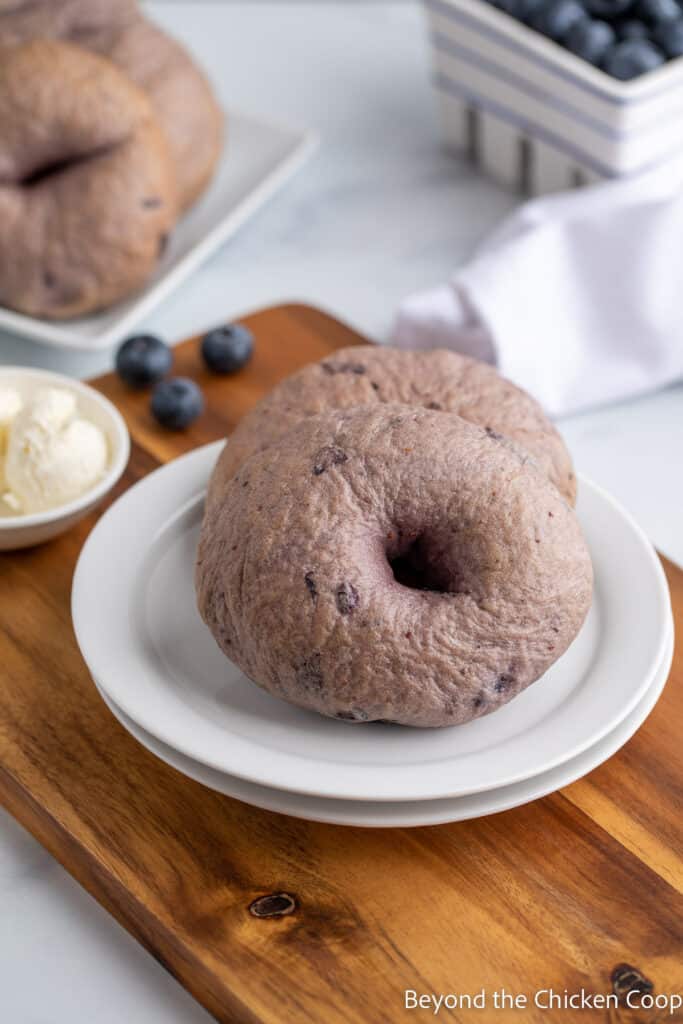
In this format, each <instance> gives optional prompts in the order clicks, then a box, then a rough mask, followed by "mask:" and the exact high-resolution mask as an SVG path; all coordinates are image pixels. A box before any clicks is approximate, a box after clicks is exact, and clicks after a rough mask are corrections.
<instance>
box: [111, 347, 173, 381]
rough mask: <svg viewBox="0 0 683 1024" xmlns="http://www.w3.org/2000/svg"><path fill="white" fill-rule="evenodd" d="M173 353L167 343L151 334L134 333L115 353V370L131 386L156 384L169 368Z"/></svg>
mask: <svg viewBox="0 0 683 1024" xmlns="http://www.w3.org/2000/svg"><path fill="white" fill-rule="evenodd" d="M172 362H173V354H172V353H171V350H170V348H169V347H168V345H167V344H166V343H165V342H164V341H162V340H161V338H157V337H155V336H154V335H153V334H136V335H134V336H133V337H132V338H128V339H127V341H124V343H123V344H122V345H121V347H120V348H119V350H118V352H117V353H116V372H117V373H118V375H119V377H120V378H121V380H123V381H125V383H126V384H128V385H129V386H130V387H132V388H146V387H149V385H150V384H156V382H157V381H158V380H161V378H162V377H164V376H165V375H166V374H167V373H168V371H169V370H170V369H171V363H172Z"/></svg>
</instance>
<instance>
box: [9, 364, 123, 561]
mask: <svg viewBox="0 0 683 1024" xmlns="http://www.w3.org/2000/svg"><path fill="white" fill-rule="evenodd" d="M0 387H9V388H13V389H15V390H16V391H18V392H19V394H20V395H21V396H22V397H23V398H29V396H30V395H32V394H33V393H34V392H35V391H36V390H38V389H39V388H43V387H57V388H63V389H64V390H66V391H72V392H73V393H74V394H75V395H76V398H77V401H78V410H79V413H80V414H81V415H82V416H83V417H84V418H85V419H88V420H90V421H91V422H92V423H94V424H95V425H96V426H98V427H99V428H100V430H102V431H103V432H104V434H105V436H106V438H107V444H108V447H109V464H108V466H107V470H106V472H105V474H104V476H103V477H102V478H101V480H99V481H98V482H97V483H96V484H95V486H94V487H91V488H90V490H89V491H86V492H85V494H83V495H81V497H80V498H76V499H75V500H74V501H70V502H68V503H67V504H66V505H59V506H58V507H57V508H52V509H49V510H48V511H46V512H34V513H30V514H27V515H16V516H3V515H0V551H15V550H16V549H17V548H28V547H33V545H35V544H42V543H43V542H44V541H46V540H51V539H52V537H57V536H58V535H59V534H60V533H64V532H65V531H66V530H68V529H70V527H72V526H74V525H75V523H77V522H78V521H79V520H80V519H82V518H83V517H84V516H85V515H87V513H88V512H90V511H91V510H92V509H93V508H95V506H96V505H99V503H100V502H101V501H102V500H103V499H104V498H105V497H106V495H107V494H108V493H109V491H111V489H112V487H114V485H115V484H116V482H117V481H118V479H119V477H120V476H121V474H122V473H123V471H124V469H125V468H126V465H127V464H128V457H129V455H130V435H129V434H128V428H127V426H126V424H125V422H124V419H123V416H122V415H121V413H120V412H119V411H118V409H117V408H116V406H114V405H112V403H111V402H110V401H109V399H108V398H105V397H104V396H103V395H100V394H99V393H98V392H97V391H95V390H94V388H91V387H89V386H88V385H87V384H82V383H81V382H80V381H77V380H73V379H72V378H71V377H65V376H63V375H62V374H61V373H50V372H48V371H47V370H33V369H28V368H26V367H21V366H0Z"/></svg>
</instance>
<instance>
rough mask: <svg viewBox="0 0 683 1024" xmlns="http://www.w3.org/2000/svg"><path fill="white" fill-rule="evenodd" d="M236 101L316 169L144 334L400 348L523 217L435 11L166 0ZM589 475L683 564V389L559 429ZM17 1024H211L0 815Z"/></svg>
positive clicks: (5, 972)
mask: <svg viewBox="0 0 683 1024" xmlns="http://www.w3.org/2000/svg"><path fill="white" fill-rule="evenodd" d="M150 9H151V12H152V13H153V15H154V17H156V18H158V20H159V21H160V22H161V23H163V24H164V25H165V26H167V27H168V28H169V29H170V30H171V31H173V32H175V33H176V34H177V35H179V36H180V37H181V38H182V39H183V40H184V41H185V43H186V44H187V45H188V46H189V47H190V48H191V49H193V50H194V51H195V52H196V53H197V54H198V55H199V56H200V58H201V60H202V61H203V63H204V65H205V66H206V68H207V69H208V71H209V73H210V75H211V77H212V79H213V81H214V83H215V84H216V87H217V89H218V91H219V92H220V94H221V97H222V99H223V101H224V102H225V104H229V105H231V106H233V107H243V108H245V109H248V110H252V111H255V112H261V113H264V114H268V115H271V116H273V117H276V118H279V119H281V120H284V121H290V122H292V123H294V124H300V125H303V126H308V127H311V128H314V129H315V130H316V131H317V132H318V133H319V134H320V136H321V139H322V145H321V149H320V151H319V153H318V155H317V156H316V157H314V159H313V160H312V162H311V163H310V164H309V165H308V166H307V167H306V168H305V169H304V170H303V171H302V172H301V173H300V174H299V175H298V177H297V178H296V179H294V180H293V181H292V182H291V183H290V184H289V185H287V186H286V188H285V189H284V191H283V192H281V193H280V194H278V196H277V197H276V198H275V199H274V200H272V201H271V202H270V204H269V205H268V206H267V207H266V208H264V209H263V210H262V211H261V212H260V213H259V214H258V215H257V216H256V217H255V218H254V219H253V220H252V221H251V222H249V223H248V224H247V225H246V227H244V228H243V229H242V230H241V232H240V233H239V235H238V236H237V237H236V238H235V239H234V240H233V241H232V242H231V243H229V244H228V245H227V246H225V247H224V248H223V249H222V250H221V251H220V252H219V253H218V254H217V255H216V256H214V258H213V259H212V260H211V261H210V262H209V263H208V264H206V265H205V267H204V268H203V269H202V270H201V271H200V272H199V273H197V274H196V275H195V276H194V277H193V278H192V279H191V280H190V281H188V282H187V283H186V284H185V285H184V286H183V287H182V288H181V289H180V290H179V291H178V292H177V293H176V294H175V295H174V296H173V297H172V298H171V299H170V300H169V301H167V302H166V303H165V304H164V305H163V306H162V307H160V308H159V309H158V310H157V311H156V312H155V313H154V315H153V316H151V317H150V318H149V319H148V320H147V322H146V323H145V324H144V325H142V326H144V327H145V328H146V329H149V330H151V331H154V332H158V333H160V334H162V335H163V336H165V337H167V338H168V339H169V340H173V339H176V340H177V339H180V338H182V337H184V336H186V335H188V334H190V333H194V332H195V331H197V330H198V329H199V328H201V327H203V326H208V325H211V324H215V323H219V322H222V321H224V320H226V319H229V318H231V317H234V316H237V315H239V314H242V313H245V312H247V311H249V310H250V309H254V308H256V307H258V306H263V305H268V304H272V303H274V302H277V301H281V300H290V299H299V300H302V301H306V302H311V303H314V304H317V305H319V306H322V307H323V308H326V309H328V310H329V311H331V312H333V313H336V314H337V315H339V316H340V317H342V318H343V319H345V320H346V321H348V322H350V323H351V324H352V325H353V326H356V327H358V328H359V329H360V330H362V331H364V332H365V333H366V334H369V335H371V336H374V337H376V338H381V337H382V336H384V335H386V332H387V330H388V327H389V324H390V322H391V318H392V313H393V310H394V309H395V307H396V304H397V302H398V300H399V299H400V298H401V297H402V296H403V295H405V294H406V293H408V292H410V291H413V290H416V289H419V288H422V287H425V286H428V285H430V284H434V283H437V282H440V281H443V280H444V279H445V277H446V276H447V275H448V273H449V272H450V271H451V270H452V269H453V268H454V267H455V266H457V265H458V263H460V262H461V261H462V260H464V259H465V258H466V256H467V254H468V253H469V252H470V250H471V249H472V246H473V245H474V244H475V243H476V241H477V240H478V239H479V238H480V237H481V236H482V235H483V234H484V233H485V232H486V231H487V230H488V229H489V228H490V227H491V226H492V225H494V224H495V223H496V222H497V221H498V220H499V218H500V217H501V216H502V215H503V214H504V213H506V212H507V211H508V210H509V209H510V208H511V207H512V206H513V205H514V202H515V199H514V197H513V196H511V195H508V194H505V193H504V192H502V191H500V190H499V189H497V188H496V187H495V186H493V185H491V184H490V183H488V182H486V181H484V180H482V179H481V178H480V177H479V176H478V175H477V174H476V172H474V171H473V170H472V169H471V168H469V167H468V166H466V165H465V164H462V163H458V162H456V161H454V160H453V159H452V158H450V157H446V156H444V155H443V154H442V153H441V152H440V150H439V147H438V143H437V131H436V126H435V120H434V114H433V108H432V97H431V94H430V88H429V66H428V49H427V43H426V39H425V35H424V26H423V23H422V17H421V11H420V10H419V7H418V6H417V5H416V4H413V3H411V2H408V0H399V2H394V3H392V2H380V3H372V2H364V3H359V2H352V3H333V2H327V3H317V4H313V3H306V2H303V3H290V2H286V0H281V2H275V3H267V2H261V3H257V4H255V3H249V2H244V3H237V2H224V3H221V2H214V3H202V2H166V3H163V2H159V3H153V4H150ZM110 359H111V356H110V355H107V354H102V353H99V354H93V355H79V354H74V353H70V354H63V353H58V352H55V351H54V350H48V349H44V348H41V347H39V346H37V345H32V344H30V343H28V342H25V341H21V340H17V339H12V338H9V337H7V336H2V335H0V361H1V362H3V363H10V362H17V363H24V364H34V365H41V366H46V367H51V368H55V369H59V370H61V371H62V372H68V373H72V374H74V375H78V376H91V375H93V374H95V373H98V372H101V371H102V370H104V369H106V368H108V366H109V365H110ZM560 426H561V429H562V430H563V432H564V434H565V436H566V438H567V440H568V442H569V445H570V447H571V449H572V451H573V454H574V457H575V461H576V463H577V465H578V467H579V468H580V469H581V471H582V472H584V473H585V474H587V475H588V476H590V477H592V478H593V479H594V480H596V481H598V482H599V483H600V484H602V485H604V486H605V487H606V488H608V489H609V490H610V491H612V493H613V494H615V495H616V496H617V497H618V498H619V499H620V500H621V501H622V502H623V503H624V504H625V505H626V507H627V508H629V509H630V510H631V511H632V512H633V514H634V515H635V516H636V517H637V518H638V520H639V521H640V522H641V524H642V525H643V527H644V528H645V530H646V531H647V532H648V534H649V535H650V537H651V538H652V539H653V540H654V541H655V542H656V544H657V545H658V546H659V547H660V549H662V550H663V551H664V552H666V553H667V554H669V555H670V556H671V557H673V558H674V559H676V560H678V561H679V562H681V563H683V528H682V524H681V511H682V510H683V473H682V472H681V470H680V465H681V457H680V446H681V442H682V441H683V386H679V387H675V388H672V389H669V390H667V391H664V392H660V393H659V394H656V395H652V396H649V397H646V398H643V399H641V400H640V401H637V402H629V403H626V404H623V405H620V406H612V407H611V408H608V409H604V410H601V411H598V412H594V413H590V414H585V415H582V416H577V417H572V418H571V419H567V420H564V421H563V422H561V424H560ZM0 899H1V901H2V914H0V963H2V970H1V971H0V977H1V978H2V997H1V1006H2V1019H3V1021H8V1022H10V1021H11V1022H12V1024H43V1022H44V1024H48V1022H49V1024H61V1022H64V1024H66V1022H68V1024H79V1022H81V1021H82V1022H90V1021H97V1024H120V1022H121V1021H129V1022H131V1024H137V1022H138V1021H139V1022H143V1021H144V1024H157V1022H159V1024H161V1022H163V1024H173V1022H187V1024H190V1022H199V1021H202V1020H204V1021H208V1019H209V1018H208V1015H207V1014H206V1013H204V1011H203V1010H201V1009H200V1008H199V1007H198V1006H197V1005H196V1004H195V1003H194V1002H193V1001H192V1000H191V999H190V997H189V996H188V995H187V994H186V993H185V992H184V991H183V990H182V989H181V988H180V986H179V985H178V984H177V983H176V982H175V981H174V980H173V979H172V978H171V977H170V976H169V975H167V974H166V973H165V972H164V970H163V969H162V968H161V967H160V966H159V965H158V964H157V963H156V962H155V961H154V960H153V959H152V958H151V957H150V956H149V955H148V954H147V953H145V952H144V951H143V950H142V949H141V948H140V947H139V946H138V945H137V944H136V943H135V942H134V940H133V939H132V938H130V937H129V936H128V935H127V934H126V933H125V932H124V931H123V930H122V929H121V928H120V927H119V926H118V925H117V924H115V923H114V922H113V921H112V920H111V919H110V918H109V917H108V915H107V914H106V913H105V912H104V911H103V910H101V909H100V907H99V906H98V905H97V904H96V903H95V902H94V901H93V900H92V899H91V898H90V897H89V896H88V895H86V893H84V892H83V891H82V890H81V889H80V888H79V887H78V885H77V884H76V883H75V882H73V880H72V879H71V878H70V877H69V876H68V875H67V874H66V873H65V872H64V871H63V870H62V868H61V867H59V866H58V865H57V864H56V863H55V862H54V861H53V860H52V859H51V858H50V857H49V856H48V855H47V854H46V853H45V852H44V851H43V850H42V849H41V848H40V847H39V846H38V844H37V843H36V842H35V841H34V840H33V839H32V838H31V837H30V836H28V835H27V834H26V833H24V832H23V830H22V829H21V828H19V826H17V825H16V824H15V823H14V822H13V821H12V819H11V818H9V816H7V815H5V814H4V813H2V812H0Z"/></svg>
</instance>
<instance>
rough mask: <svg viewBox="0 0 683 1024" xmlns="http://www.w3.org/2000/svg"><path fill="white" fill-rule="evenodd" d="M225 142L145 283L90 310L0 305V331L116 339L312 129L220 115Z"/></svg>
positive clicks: (50, 338) (232, 226) (303, 148)
mask: <svg viewBox="0 0 683 1024" xmlns="http://www.w3.org/2000/svg"><path fill="white" fill-rule="evenodd" d="M225 131H226V145H225V149H224V151H223V155H222V158H221V161H220V164H219V166H218V169H217V171H216V174H215V177H214V179H213V181H212V183H211V185H210V187H209V188H208V190H207V191H206V192H205V193H204V195H203V196H202V197H201V199H200V200H199V201H198V202H197V203H196V204H195V205H194V206H193V207H192V209H191V210H190V211H189V212H188V213H187V214H185V216H184V217H182V219H181V220H180V221H179V222H178V224H177V225H176V227H175V228H174V230H173V233H172V234H171V237H170V241H169V245H168V248H167V249H166V252H165V253H164V256H163V259H162V260H161V261H160V263H159V266H158V268H157V271H156V273H155V274H154V276H153V277H152V278H151V279H150V281H149V282H148V283H147V285H146V287H145V288H144V289H143V290H142V291H141V292H138V293H137V294H136V295H134V296H133V297H131V298H130V299H127V300H125V301H124V302H121V303H118V304H117V305H116V306H113V307H112V308H111V309H107V310H104V311H103V312H101V313H97V314H96V315H94V316H87V317H80V318H79V319H76V320H70V321H54V320H41V319H37V318H35V317H28V316H23V315H22V314H20V313H15V312H14V311H13V310H10V309H6V308H4V307H0V330H5V331H8V332H10V333H12V334H18V335H21V336H22V337H26V338H30V339H31V340H33V341H38V342H42V343H43V344H44V345H51V346H53V347H55V348H64V349H78V350H83V351H93V350H95V349H107V348H111V347H112V346H113V345H116V344H118V343H119V342H120V341H122V340H123V339H124V338H125V336H126V335H127V334H129V333H130V331H131V329H132V328H133V327H134V325H135V324H136V323H138V322H139V321H140V320H142V319H143V318H144V317H145V316H147V315H148V314H149V313H150V312H151V310H152V309H154V307H155V306H157V305H158V304H159V303H160V302H161V301H162V300H163V299H165V298H166V297H167V296H168V295H170V293H171V292H172V291H173V290H174V289H175V288H177V287H178V285H180V284H181V283H182V282H183V281H184V280H185V278H186V277H188V276H189V275H190V274H192V273H193V272H194V271H195V270H196V269H197V268H198V267H199V266H200V264H201V263H203V262H204V260H206V259H207V258H208V257H209V256H210V255H211V254H212V253H213V252H215V250H216V249H218V247H219V246H221V245H222V244H223V243H224V242H226V241H227V240H228V239H229V238H231V237H232V235H234V234H235V233H236V232H237V231H238V229H239V228H240V227H241V226H242V225H243V224H244V222H245V221H246V220H248V218H249V217H251V216H252V214H254V213H255V212H256V210H258V209H259V207H260V206H262V205H263V204H264V203H265V202H266V201H267V200H268V199H269V198H270V197H271V196H272V195H273V193H274V192H276V191H277V189H278V188H280V187H281V186H282V185H283V184H284V183H285V182H286V181H287V179H288V178H289V177H290V176H291V175H292V174H294V172H295V171H296V170H298V169H299V168H300V167H301V166H302V164H303V163H304V162H305V161H306V160H307V158H308V157H309V156H310V155H311V154H312V152H313V151H314V149H315V148H316V145H317V140H316V137H315V136H314V135H313V134H311V133H310V132H307V131H303V130H300V129H297V128H292V127H289V126H287V125H281V124H275V123H272V122H269V121H267V120H263V119H262V118H260V117H255V116H252V115H250V114H245V113H243V112H241V111H228V112H227V114H226V129H225Z"/></svg>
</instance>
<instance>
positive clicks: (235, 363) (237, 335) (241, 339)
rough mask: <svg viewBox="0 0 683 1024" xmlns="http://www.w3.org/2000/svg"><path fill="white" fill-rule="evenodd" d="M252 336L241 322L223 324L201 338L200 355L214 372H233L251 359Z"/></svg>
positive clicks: (252, 348) (252, 349)
mask: <svg viewBox="0 0 683 1024" xmlns="http://www.w3.org/2000/svg"><path fill="white" fill-rule="evenodd" d="M253 351H254V336H253V334H252V333H251V331H250V330H248V329H247V328H246V327H244V326H243V325H242V324H225V325H224V326H223V327H216V328H215V329H214V330H213V331H209V333H208V334H205V335H204V337H203V338H202V357H203V359H204V362H205V363H206V365H207V366H208V368H209V369H210V370H212V371H213V372H214V373H235V372H236V371H237V370H241V369H242V367H243V366H245V365H246V364H247V363H248V362H249V360H250V359H251V355H252V352H253Z"/></svg>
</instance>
